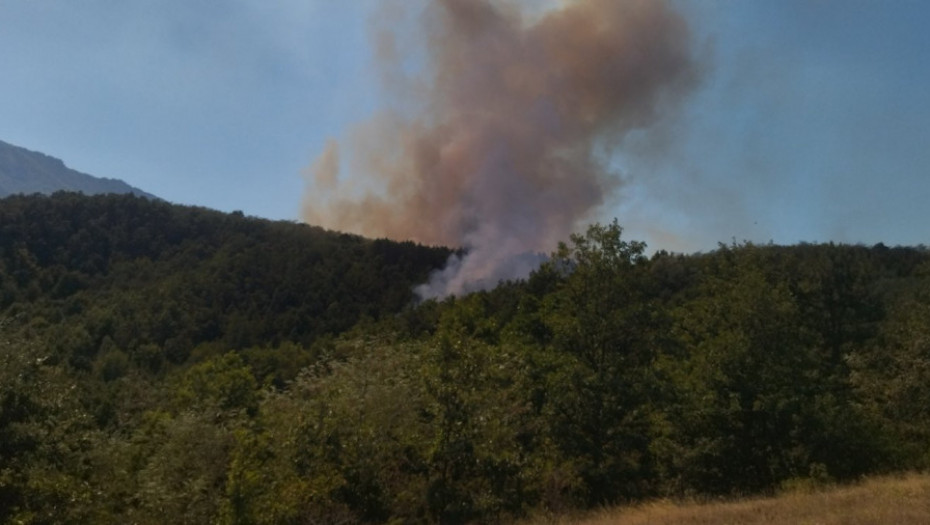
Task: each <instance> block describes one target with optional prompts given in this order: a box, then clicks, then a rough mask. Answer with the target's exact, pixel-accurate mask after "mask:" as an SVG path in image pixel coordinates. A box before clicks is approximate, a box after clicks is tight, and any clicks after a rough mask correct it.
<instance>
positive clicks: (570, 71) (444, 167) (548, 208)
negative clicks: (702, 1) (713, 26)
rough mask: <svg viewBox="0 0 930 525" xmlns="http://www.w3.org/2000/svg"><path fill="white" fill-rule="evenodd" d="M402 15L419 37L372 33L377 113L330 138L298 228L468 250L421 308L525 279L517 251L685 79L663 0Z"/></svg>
mask: <svg viewBox="0 0 930 525" xmlns="http://www.w3.org/2000/svg"><path fill="white" fill-rule="evenodd" d="M405 7H406V8H407V9H411V10H413V11H414V12H416V20H417V21H419V22H420V24H419V27H417V28H416V31H415V33H414V34H417V35H422V39H419V38H414V37H411V36H410V35H406V34H405V35H401V34H398V31H399V29H398V24H397V21H398V20H399V19H403V17H404V15H405V14H406V13H395V12H391V13H386V14H385V15H384V16H382V17H380V18H379V19H378V20H380V22H375V25H376V27H375V29H374V33H375V36H374V37H373V40H374V45H375V46H376V59H377V66H378V67H379V68H380V69H381V77H382V79H383V83H384V91H385V92H386V94H387V97H386V98H387V99H388V102H387V103H386V106H387V107H385V108H383V110H382V111H381V112H379V113H378V114H377V115H376V116H375V117H373V119H372V120H371V121H369V122H366V123H364V124H362V125H359V126H358V127H357V129H355V130H354V131H353V132H352V133H351V135H350V137H349V138H348V139H347V140H346V141H344V142H339V141H336V140H332V141H330V142H329V144H328V145H327V147H326V150H325V151H324V152H323V153H322V154H321V155H320V157H319V159H317V161H316V163H315V164H314V165H313V167H312V169H311V175H312V180H311V184H310V185H309V187H308V189H307V193H306V195H305V200H304V205H303V210H304V213H303V217H304V219H305V220H307V222H309V223H310V224H319V225H322V226H324V227H328V228H334V229H339V230H345V231H352V232H356V233H360V234H364V235H368V236H372V237H380V236H385V237H389V238H392V239H397V240H407V239H412V240H414V241H417V242H422V243H427V244H435V245H444V246H454V247H462V248H465V249H466V250H467V252H466V254H465V255H464V256H460V255H456V256H454V257H453V258H452V259H450V261H449V263H448V265H447V267H446V268H445V269H444V271H442V272H437V273H435V274H434V275H433V276H432V278H431V279H430V282H429V283H428V284H427V285H425V286H424V287H422V288H420V289H419V290H418V293H419V294H420V295H421V296H422V297H426V298H431V297H442V296H445V295H448V294H454V293H462V292H465V291H468V290H470V289H475V288H482V287H484V288H487V287H491V286H493V285H494V284H495V283H496V282H497V281H499V280H500V279H508V278H517V277H525V276H526V275H527V274H528V273H529V271H530V270H531V269H532V268H533V267H534V264H533V263H538V260H534V259H533V258H529V259H527V258H526V257H525V255H526V254H533V253H538V252H542V253H547V252H549V251H551V250H553V249H554V248H555V246H556V243H557V242H558V241H560V240H564V239H565V238H567V236H568V235H569V234H570V233H572V232H574V231H576V229H577V228H579V227H582V226H583V225H584V221H586V220H590V219H591V218H592V217H593V216H594V214H595V212H597V211H598V207H599V206H601V205H602V204H604V203H605V202H607V201H609V200H610V197H611V195H612V193H613V192H614V190H615V189H617V187H618V186H620V184H621V176H620V173H619V172H618V170H617V168H616V167H615V166H612V165H611V162H612V158H613V154H614V153H615V151H616V149H617V148H618V146H619V145H620V144H621V143H622V139H623V138H624V137H625V136H626V135H627V134H628V133H630V132H631V131H635V130H644V129H648V128H649V127H650V125H651V124H653V123H654V122H655V121H657V120H659V119H660V117H661V116H663V115H664V114H666V113H668V112H670V111H673V110H675V109H677V106H678V103H679V102H680V99H681V98H682V96H684V95H685V94H686V93H688V92H689V91H690V88H691V87H693V85H694V84H695V81H696V79H697V76H698V69H699V68H698V66H697V64H696V60H695V58H694V57H693V55H694V52H693V51H692V49H691V46H692V43H691V35H690V32H689V29H688V26H687V23H686V22H685V19H684V18H683V17H682V16H681V15H679V14H678V13H676V12H675V11H674V9H673V8H672V7H671V6H670V5H669V4H668V3H666V2H656V1H641V0H634V1H625V2H617V1H614V0H584V1H576V2H567V3H565V4H564V5H562V6H560V7H559V8H555V9H552V10H546V11H544V12H542V13H541V14H537V16H536V17H535V18H531V17H530V14H529V13H528V12H527V9H526V6H524V5H523V4H522V3H520V2H513V3H504V2H494V1H489V0H478V1H476V0H442V1H439V2H433V3H430V4H429V5H428V6H426V7H425V8H423V11H422V12H418V11H417V9H418V8H419V6H418V5H417V7H409V6H405ZM390 10H403V8H401V7H400V6H394V5H392V7H390V8H386V9H385V11H390ZM406 15H407V16H411V15H409V14H406ZM402 27H403V26H402ZM411 56H412V57H416V58H411ZM411 62H413V65H411ZM411 70H412V72H411ZM520 256H524V257H520Z"/></svg>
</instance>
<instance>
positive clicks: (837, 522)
mask: <svg viewBox="0 0 930 525" xmlns="http://www.w3.org/2000/svg"><path fill="white" fill-rule="evenodd" d="M533 523H535V524H537V525H543V524H547V525H620V524H622V525H647V524H648V525H711V524H713V525H718V524H728V525H736V524H739V525H755V524H767V525H769V524H775V525H804V524H807V525H865V524H869V525H871V524H896V525H918V524H920V525H924V524H930V475H926V474H908V475H903V476H896V477H881V478H873V479H869V480H866V481H863V482H862V483H859V484H856V485H851V486H842V487H834V488H829V489H823V490H819V491H813V492H800V491H795V492H789V493H785V494H782V495H780V496H778V497H774V498H759V499H748V500H744V501H735V502H727V503H707V504H698V503H674V502H669V501H658V502H653V503H648V504H644V505H641V506H636V507H630V508H619V509H608V510H604V511H601V512H598V513H594V514H591V515H588V516H586V517H583V518H558V519H548V520H546V519H543V520H537V521H535V522H533Z"/></svg>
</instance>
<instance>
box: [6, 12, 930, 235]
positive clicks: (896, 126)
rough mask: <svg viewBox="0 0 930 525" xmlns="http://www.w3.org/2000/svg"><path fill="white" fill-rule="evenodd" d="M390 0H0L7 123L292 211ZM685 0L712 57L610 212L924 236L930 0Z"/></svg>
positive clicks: (631, 141)
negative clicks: (374, 22) (374, 21)
mask: <svg viewBox="0 0 930 525" xmlns="http://www.w3.org/2000/svg"><path fill="white" fill-rule="evenodd" d="M386 1H388V0H381V1H379V0H352V1H347V0H277V1H275V2H262V1H259V0H228V1H226V2H223V3H222V4H216V3H210V2H199V1H190V0H162V1H160V2H145V1H142V0H124V1H119V2H115V1H107V0H84V1H82V2H71V1H66V0H40V1H35V0H0V72H2V81H0V140H3V141H6V142H10V143H13V144H16V145H20V146H23V147H26V148H29V149H33V150H38V151H42V152H45V153H48V154H50V155H53V156H56V157H59V158H62V159H63V160H64V161H65V162H66V164H68V165H69V166H71V167H72V168H75V169H78V170H80V171H84V172H87V173H91V174H93V175H97V176H102V177H114V178H120V179H123V180H125V181H127V182H129V183H130V184H133V185H135V186H138V187H140V188H142V189H144V190H146V191H149V192H152V193H154V194H156V195H159V196H161V197H163V198H166V199H168V200H170V201H174V202H179V203H184V204H196V205H202V206H208V207H211V208H216V209H219V210H224V211H232V210H242V211H244V212H245V213H247V214H250V215H255V216H260V217H267V218H272V219H285V220H298V219H299V213H300V202H301V196H302V194H303V193H304V191H307V184H308V183H307V181H306V179H305V177H304V175H303V172H304V171H306V169H307V167H308V166H310V165H311V164H312V162H313V160H314V159H315V157H316V156H317V155H318V154H319V153H320V152H321V151H323V149H324V146H325V143H326V141H327V140H328V139H329V138H331V137H332V138H339V137H342V136H344V134H346V133H347V132H348V131H349V130H350V128H351V126H352V125H353V123H357V122H359V121H362V120H364V119H366V117H368V116H369V115H371V114H372V113H373V112H374V111H375V110H376V108H377V107H378V105H379V102H380V101H381V99H382V94H381V93H380V91H379V83H378V77H377V71H376V70H375V68H374V66H373V59H372V50H371V43H370V42H369V38H368V37H369V27H370V18H371V16H373V13H376V12H378V8H379V7H381V6H382V5H383V4H384V2H386ZM218 5H221V6H222V8H221V9H218V8H217V6H218ZM673 5H675V6H676V7H677V8H678V9H679V10H680V11H681V12H682V13H683V14H684V16H685V17H686V19H687V20H688V21H689V23H690V26H691V29H692V31H693V33H694V41H695V50H696V53H697V54H698V56H699V57H700V60H701V61H702V62H703V63H704V70H705V72H704V74H703V76H702V78H701V81H700V85H699V86H698V87H697V89H696V90H695V91H694V92H693V93H692V94H691V95H690V96H689V98H688V99H687V100H686V101H685V103H684V104H683V105H682V107H681V108H680V111H678V112H676V113H675V114H673V115H670V116H669V118H668V119H667V120H666V121H664V122H663V123H662V124H661V125H660V126H659V128H658V129H656V130H653V131H654V133H656V134H658V136H661V137H664V138H665V140H664V141H663V142H662V144H661V145H660V146H657V145H656V143H655V141H654V140H652V141H648V142H646V141H643V140H638V137H637V136H636V135H633V136H629V137H627V139H625V141H624V144H623V147H622V148H621V151H622V153H621V154H620V155H619V156H618V157H617V158H616V159H615V164H616V166H617V168H618V170H620V171H621V172H622V175H621V176H622V178H623V181H624V182H623V184H621V185H620V188H619V190H618V192H617V194H616V195H614V197H613V199H612V200H611V203H610V204H609V205H608V206H605V207H604V209H602V210H601V216H602V217H603V218H604V219H605V220H607V219H609V218H612V217H617V218H618V219H619V220H620V223H621V224H623V225H625V226H626V228H627V232H628V235H629V236H630V237H632V238H636V239H642V240H646V241H647V242H648V243H649V245H650V247H651V248H653V249H663V248H664V249H669V250H675V251H688V252H690V251H696V250H709V249H713V248H714V247H715V245H716V243H717V242H718V241H723V242H729V241H730V240H732V239H736V240H744V239H745V240H752V241H757V242H767V241H769V240H772V241H774V242H777V243H795V242H798V241H810V242H818V241H830V240H833V241H838V242H863V243H867V244H871V243H875V242H884V243H886V244H889V245H895V244H919V243H927V244H930V239H928V237H930V236H928V227H927V226H926V225H927V224H928V223H930V221H928V218H930V211H928V205H927V203H928V202H930V176H928V174H930V173H928V168H930V89H928V86H930V31H927V29H926V28H927V25H928V23H930V2H926V1H923V0H891V1H879V0H778V1H772V0H701V1H698V0H691V1H686V0H677V1H674V2H673ZM657 147H658V148H659V151H658V153H659V154H658V155H656V154H655V153H656V150H655V148H657ZM646 149H649V152H648V153H649V154H644V150H646ZM310 191H312V188H311V189H310Z"/></svg>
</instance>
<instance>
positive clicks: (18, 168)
mask: <svg viewBox="0 0 930 525" xmlns="http://www.w3.org/2000/svg"><path fill="white" fill-rule="evenodd" d="M56 191H74V192H80V193H85V194H88V195H96V194H103V193H132V194H135V195H138V196H140V197H148V198H156V197H155V196H154V195H151V194H149V193H146V192H144V191H142V190H140V189H138V188H134V187H132V186H130V185H129V184H126V183H125V182H123V181H121V180H117V179H104V178H100V177H94V176H92V175H87V174H86V173H81V172H79V171H75V170H73V169H71V168H69V167H67V166H65V164H64V162H62V161H61V160H59V159H56V158H55V157H50V156H48V155H45V154H43V153H39V152H36V151H30V150H28V149H25V148H21V147H19V146H14V145H12V144H8V143H6V142H3V141H0V197H6V196H8V195H14V194H18V193H22V194H26V195H29V194H32V193H44V194H51V193H54V192H56Z"/></svg>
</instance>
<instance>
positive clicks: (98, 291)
mask: <svg viewBox="0 0 930 525" xmlns="http://www.w3.org/2000/svg"><path fill="white" fill-rule="evenodd" d="M644 250H645V246H644V245H642V244H641V243H638V242H635V241H628V240H626V239H624V238H623V237H622V229H621V228H620V226H619V225H618V224H617V223H616V222H614V223H612V224H608V225H594V226H592V227H590V228H589V229H588V231H587V232H586V233H585V234H582V235H576V236H573V237H572V238H571V239H567V240H566V243H565V244H564V245H562V246H561V247H560V248H559V250H557V252H555V253H554V254H553V255H552V258H551V260H550V261H549V262H548V263H546V264H544V265H543V266H542V267H541V268H540V269H539V270H538V271H536V272H535V273H533V274H532V275H531V276H530V277H529V278H528V279H527V280H525V281H520V282H508V283H502V284H501V285H500V286H499V287H497V288H496V289H494V290H490V291H487V292H480V293H476V294H472V295H469V296H466V297H461V298H452V299H448V300H446V301H443V302H435V301H430V302H426V303H422V304H419V305H417V304H415V301H414V297H413V294H412V292H411V290H412V288H413V286H414V285H416V284H418V283H420V282H423V281H424V280H425V279H426V277H427V276H428V274H429V272H430V271H432V270H434V269H436V268H439V267H441V266H442V264H443V263H444V262H445V260H446V259H447V258H448V256H449V254H450V251H449V250H448V249H444V248H429V247H423V246H418V245H415V244H413V243H395V242H391V241H386V240H367V239H362V238H360V237H356V236H351V235H344V234H337V233H333V232H327V231H324V230H321V229H318V228H313V227H310V226H305V225H298V224H291V223H286V222H270V221H265V220H260V219H254V218H247V217H243V216H242V214H238V213H233V214H223V213H219V212H215V211H210V210H205V209H202V208H190V207H182V206H176V205H171V204H167V203H164V202H160V201H150V200H146V199H144V198H138V197H133V196H105V197H101V196H97V197H85V196H80V195H74V194H56V195H54V196H51V197H42V196H28V197H23V196H18V197H10V198H7V199H3V200H0V278H2V281H0V313H2V315H0V318H2V324H0V334H2V338H0V520H2V521H9V522H22V523H52V522H136V523H164V522H176V523H208V522H220V523H337V522H345V523H354V522H365V523H383V522H390V521H392V520H394V521H397V522H403V523H417V522H422V523H466V522H495V521H509V520H512V519H516V518H518V517H521V516H525V515H527V514H530V513H534V512H564V511H568V510H572V509H584V508H592V507H596V506H599V505H604V504H611V503H618V502H630V501H638V500H642V499H646V498H652V497H660V496H733V495H741V494H750V493H765V492H770V491H773V490H776V489H778V488H779V487H784V486H788V485H791V484H797V483H822V482H828V481H833V480H836V481H843V480H851V479H856V478H858V477H860V476H862V475H866V474H871V473H877V472H889V471H899V470H903V469H913V468H926V467H927V466H928V463H930V446H928V445H927V444H928V443H930V365H928V363H930V253H928V251H927V250H926V249H924V248H922V247H915V248H906V247H896V248H888V247H885V246H882V245H877V246H873V247H864V246H847V245H834V244H818V245H813V244H801V245H797V246H772V245H767V246H759V245H754V244H751V243H744V244H733V245H721V246H720V247H719V248H718V249H717V250H715V251H713V252H710V253H705V254H695V255H677V254H668V253H664V252H660V253H657V254H655V255H652V256H646V254H645V251H644Z"/></svg>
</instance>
